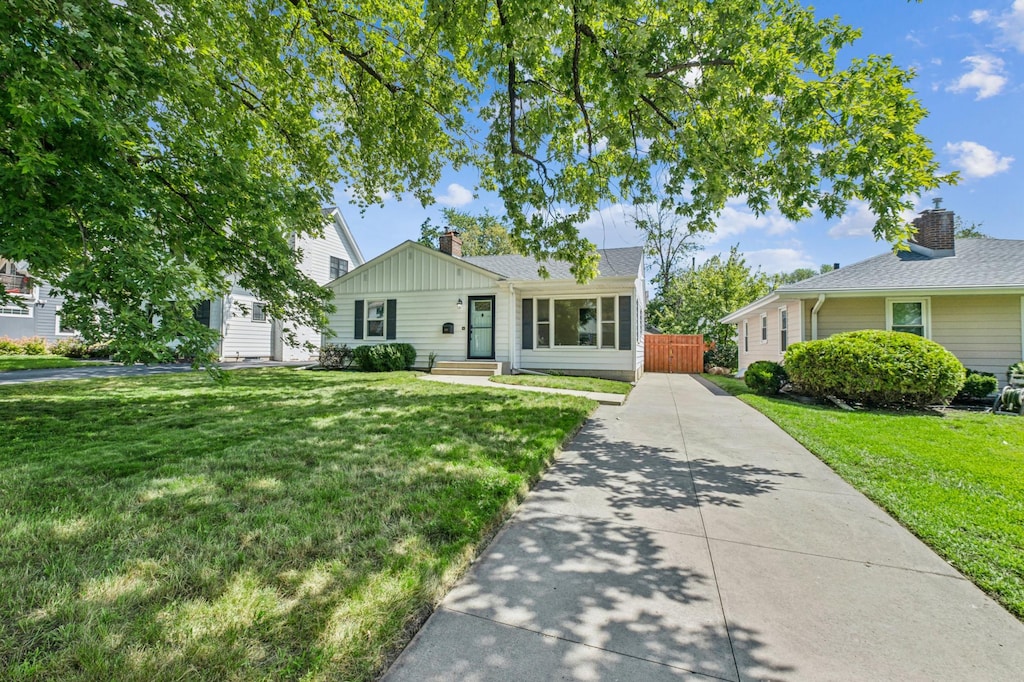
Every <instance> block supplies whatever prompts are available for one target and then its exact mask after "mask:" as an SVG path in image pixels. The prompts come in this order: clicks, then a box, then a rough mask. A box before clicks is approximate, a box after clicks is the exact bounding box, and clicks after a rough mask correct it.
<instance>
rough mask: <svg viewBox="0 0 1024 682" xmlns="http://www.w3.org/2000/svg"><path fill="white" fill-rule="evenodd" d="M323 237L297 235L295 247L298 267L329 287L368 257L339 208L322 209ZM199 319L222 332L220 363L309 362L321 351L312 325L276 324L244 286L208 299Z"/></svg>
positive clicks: (293, 246) (199, 314)
mask: <svg viewBox="0 0 1024 682" xmlns="http://www.w3.org/2000/svg"><path fill="white" fill-rule="evenodd" d="M323 215H324V221H325V225H324V233H323V235H322V236H321V237H319V238H313V237H308V236H307V237H292V248H293V249H296V250H297V251H301V253H302V260H301V261H300V263H299V269H300V270H301V271H302V272H303V273H305V274H306V275H307V276H309V277H310V278H312V279H313V281H315V282H316V283H317V284H327V283H328V282H330V281H332V280H334V279H337V278H338V277H340V276H341V275H343V274H345V273H346V272H348V271H349V270H351V269H352V268H355V267H356V266H359V265H362V264H363V262H364V259H363V254H362V252H361V251H360V250H359V245H358V244H356V240H355V239H354V238H353V237H352V232H351V231H350V230H349V228H348V224H347V223H346V222H345V218H344V216H342V215H341V210H340V209H338V208H337V207H336V206H332V207H329V208H325V209H323ZM197 315H198V317H199V320H200V321H201V322H203V323H204V324H206V325H207V326H209V327H211V328H213V329H217V330H219V331H220V334H221V341H220V345H219V348H218V349H216V352H217V354H218V355H219V356H220V359H221V360H247V359H271V360H286V361H287V360H309V359H311V358H315V357H316V355H317V351H311V350H310V349H309V348H308V347H307V346H306V344H307V343H309V344H313V346H315V347H316V348H319V347H320V345H321V342H322V336H323V333H322V331H321V330H319V329H313V328H312V327H302V326H300V327H297V328H296V327H295V326H294V325H292V324H291V323H288V322H282V321H280V320H273V319H271V318H270V317H268V316H267V315H266V313H265V312H264V310H263V303H262V302H261V301H260V300H259V299H258V298H257V297H256V296H255V295H254V294H253V293H252V292H250V291H246V290H245V289H243V288H241V287H240V286H237V284H236V285H235V286H232V287H231V290H230V291H229V292H228V293H227V295H225V296H222V297H221V298H219V299H215V300H212V301H205V302H204V303H203V304H202V305H201V306H200V307H199V310H198V312H197ZM289 329H290V330H292V331H294V332H295V339H296V342H297V345H296V346H291V345H289V344H288V343H286V342H285V338H286V333H287V330H289Z"/></svg>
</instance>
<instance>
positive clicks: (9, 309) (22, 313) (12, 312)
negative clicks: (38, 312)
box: [0, 303, 35, 317]
mask: <svg viewBox="0 0 1024 682" xmlns="http://www.w3.org/2000/svg"><path fill="white" fill-rule="evenodd" d="M34 309H35V306H34V305H32V304H31V303H30V304H28V305H26V306H25V307H24V308H19V307H18V306H16V305H12V306H6V307H4V308H0V316H4V317H32V311H33V310H34Z"/></svg>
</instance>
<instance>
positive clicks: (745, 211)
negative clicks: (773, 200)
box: [708, 199, 796, 244]
mask: <svg viewBox="0 0 1024 682" xmlns="http://www.w3.org/2000/svg"><path fill="white" fill-rule="evenodd" d="M795 228H796V226H795V225H794V224H793V223H792V222H791V221H789V220H787V219H786V218H785V217H784V216H783V215H782V214H781V213H779V212H778V211H777V210H775V209H772V210H771V211H768V213H765V214H762V215H755V214H754V213H753V212H752V211H751V210H750V209H749V208H747V206H746V204H744V203H743V202H742V201H740V200H735V199H734V200H732V201H730V202H729V203H727V204H726V206H725V208H724V209H723V210H722V212H721V213H720V214H718V219H717V220H716V221H715V232H714V234H712V235H709V236H708V243H709V244H715V243H717V242H720V241H723V240H731V239H732V238H733V237H736V236H737V235H741V234H743V233H744V232H747V231H750V230H759V231H762V232H764V233H765V234H769V235H772V236H778V235H781V234H785V233H787V232H791V231H792V230H794V229H795Z"/></svg>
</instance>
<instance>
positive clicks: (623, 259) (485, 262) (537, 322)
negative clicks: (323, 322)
mask: <svg viewBox="0 0 1024 682" xmlns="http://www.w3.org/2000/svg"><path fill="white" fill-rule="evenodd" d="M441 249H442V250H434V249H431V248H428V247H426V246H424V245H422V244H419V243H416V242H412V241H406V242H403V243H402V244H400V245H398V246H397V247H395V248H393V249H391V250H390V251H388V252H386V253H384V254H382V255H380V256H378V257H377V258H374V259H373V260H371V261H369V262H368V263H367V264H366V265H364V266H363V267H361V268H359V270H357V271H355V272H350V273H348V274H347V275H343V276H342V277H340V278H338V279H336V280H334V281H333V282H331V283H330V284H329V285H328V287H329V288H330V289H331V290H332V291H333V292H334V305H335V306H336V312H335V313H334V314H333V315H332V316H331V318H330V325H329V326H330V329H331V331H333V332H334V334H335V336H334V337H333V338H332V339H331V341H332V342H334V343H345V344H348V345H349V346H360V345H365V344H373V343H409V344H412V345H413V346H414V347H415V348H416V351H417V360H416V366H418V367H425V366H426V365H427V362H428V357H429V355H430V353H435V354H436V359H437V360H440V361H470V360H493V361H495V362H497V363H500V365H501V370H502V371H503V372H510V371H517V370H534V371H557V372H561V373H564V374H575V375H581V376H597V377H606V378H613V379H620V380H626V381H634V380H636V379H637V378H639V377H640V375H641V374H642V373H643V330H644V313H645V293H644V269H643V249H641V248H639V247H634V248H623V249H605V250H601V251H599V252H598V253H599V254H600V256H601V260H600V264H599V266H598V269H599V274H598V276H597V277H596V278H595V279H594V280H592V281H591V282H589V283H587V284H585V285H580V284H578V283H577V282H576V280H575V278H574V277H573V276H572V275H571V274H570V272H569V265H568V264H567V263H563V262H558V261H547V262H544V263H543V265H544V267H545V268H546V269H547V271H548V273H549V277H548V278H546V279H545V278H543V277H542V276H541V275H540V274H538V269H539V267H540V265H541V263H539V262H538V261H536V260H535V259H533V258H528V257H525V256H467V257H462V256H461V241H460V240H459V238H458V235H457V233H451V232H450V233H448V234H446V235H444V236H443V237H442V238H441Z"/></svg>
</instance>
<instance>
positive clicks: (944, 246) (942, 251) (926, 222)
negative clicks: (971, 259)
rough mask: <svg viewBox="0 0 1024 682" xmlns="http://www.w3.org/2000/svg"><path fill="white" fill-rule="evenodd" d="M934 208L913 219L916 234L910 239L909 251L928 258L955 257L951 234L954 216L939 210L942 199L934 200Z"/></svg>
mask: <svg viewBox="0 0 1024 682" xmlns="http://www.w3.org/2000/svg"><path fill="white" fill-rule="evenodd" d="M933 201H934V202H935V208H930V209H928V210H926V211H921V214H920V215H919V216H917V217H916V218H914V223H913V224H914V229H916V230H917V233H916V234H915V235H914V236H913V237H911V238H910V250H911V251H916V252H917V253H920V254H921V255H923V256H928V257H929V258H944V257H946V256H955V255H956V244H955V242H954V239H953V233H954V232H955V231H956V228H955V226H954V224H953V222H954V221H953V218H954V217H955V214H954V213H953V211H947V210H945V209H943V208H939V206H940V204H941V203H942V199H934V200H933Z"/></svg>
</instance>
